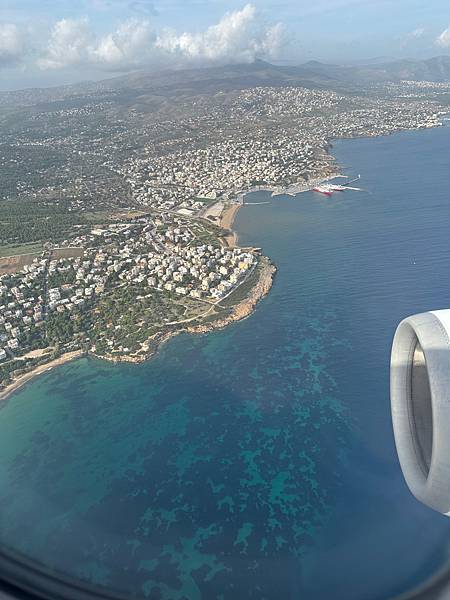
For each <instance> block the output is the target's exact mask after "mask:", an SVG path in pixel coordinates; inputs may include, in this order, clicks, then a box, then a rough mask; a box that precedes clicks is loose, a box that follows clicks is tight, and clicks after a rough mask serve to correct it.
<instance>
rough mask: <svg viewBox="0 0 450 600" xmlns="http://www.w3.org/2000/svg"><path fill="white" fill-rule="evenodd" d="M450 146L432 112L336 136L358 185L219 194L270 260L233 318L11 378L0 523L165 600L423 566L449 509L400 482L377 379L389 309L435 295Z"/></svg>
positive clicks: (57, 558)
mask: <svg viewBox="0 0 450 600" xmlns="http://www.w3.org/2000/svg"><path fill="white" fill-rule="evenodd" d="M449 148H450V128H442V129H437V130H432V131H425V132H409V133H402V134H398V135H395V136H392V137H388V138H378V139H362V140H352V141H342V142H337V143H336V144H335V146H334V154H335V156H336V158H337V160H338V161H339V163H340V164H341V165H344V166H345V168H346V172H347V173H348V174H354V175H356V174H357V173H361V176H362V178H361V185H362V186H363V187H364V189H365V190H366V191H365V192H362V193H352V192H347V193H346V194H337V195H335V196H333V198H331V199H328V198H325V197H322V196H320V195H317V194H314V193H305V194H301V195H299V196H297V198H289V197H283V198H277V199H273V200H272V201H271V202H270V203H269V204H265V205H259V206H247V207H245V208H244V209H242V210H241V212H240V213H239V216H238V219H237V223H236V227H237V229H238V231H239V232H240V241H241V243H242V244H254V245H258V246H262V247H263V250H264V253H265V254H266V255H268V256H270V257H271V258H272V260H273V261H274V262H275V263H276V264H277V266H278V269H279V270H278V274H277V277H276V280H275V284H274V287H273V289H272V291H271V293H270V295H269V296H268V297H267V298H266V299H265V300H263V301H262V302H261V303H260V305H259V306H258V308H257V310H256V312H255V313H254V314H253V315H252V316H251V317H250V318H248V319H246V320H245V321H243V322H241V323H237V324H234V325H232V326H230V327H229V328H227V329H226V330H224V331H220V332H215V333H212V334H208V335H204V336H188V335H182V336H179V337H178V338H175V339H173V340H171V341H170V342H169V343H167V344H166V345H165V346H164V347H163V348H162V350H161V352H160V353H159V354H158V356H157V357H156V358H154V359H153V360H151V361H150V362H148V363H147V364H145V365H141V366H134V365H121V366H113V365H109V364H105V363H103V362H100V361H93V360H87V359H82V360H79V361H77V362H75V363H72V364H69V365H66V366H64V367H62V368H59V369H57V370H55V371H52V372H51V373H49V374H46V375H44V376H42V377H41V378H39V379H37V380H35V381H34V382H33V383H32V384H30V385H28V386H27V387H25V388H24V389H23V390H21V391H20V392H19V393H17V394H16V395H15V396H13V397H12V398H11V399H10V400H9V401H8V402H7V403H5V404H4V406H3V407H2V408H1V409H0V506H1V510H0V540H1V541H2V542H3V543H4V544H5V545H6V546H8V547H10V548H14V549H15V550H16V551H19V552H21V553H24V554H25V555H27V556H31V557H33V558H35V559H37V560H43V561H44V562H45V563H46V565H48V566H51V567H52V568H54V569H55V570H56V571H59V572H63V573H71V574H75V575H76V576H78V577H82V578H85V579H87V580H89V581H94V582H96V583H99V584H101V585H104V586H107V587H111V588H114V589H119V590H121V591H124V592H128V593H129V592H131V593H132V594H135V595H144V596H147V597H149V598H164V599H170V600H172V599H176V600H182V599H185V598H187V599H189V600H199V599H202V600H203V599H207V600H209V599H212V598H214V599H215V598H217V599H222V600H228V599H233V600H239V599H241V598H242V599H247V598H252V599H255V600H263V599H267V600H269V599H270V600H271V599H273V598H276V599H277V600H278V599H279V598H283V600H284V599H286V600H288V599H292V600H294V599H295V600H297V599H298V600H300V599H305V600H329V599H330V598H333V599H334V600H384V599H387V598H389V597H390V595H392V594H394V593H399V592H402V591H404V590H406V589H409V588H411V587H412V586H414V585H415V584H416V583H418V582H420V581H423V580H424V579H425V578H427V577H428V576H429V575H430V574H431V573H432V572H433V570H434V569H436V568H437V567H439V566H440V565H442V564H443V562H444V561H445V560H446V559H447V557H448V551H449V542H450V522H449V521H448V519H446V518H445V517H441V516H440V515H438V514H435V513H433V512H432V511H430V510H428V509H426V508H425V507H422V506H421V505H420V504H419V503H418V502H416V500H415V499H414V498H412V496H411V495H410V494H409V492H408V490H407V488H406V486H405V484H404V482H403V479H402V475H401V472H400V469H399V466H398V462H397V459H396V454H395V449H394V443H393V435H392V428H391V422H390V407H389V387H388V386H389V352H390V344H391V339H392V336H393V332H394V330H395V326H396V324H397V323H398V322H399V321H400V320H401V319H402V318H403V317H404V316H406V315H409V314H412V313H415V312H419V311H423V310H429V309H439V308H444V307H447V306H449V303H450V198H449V193H448V190H449V189H450V168H449V167H450V153H449ZM255 199H257V200H261V199H270V197H269V196H268V195H267V194H262V193H259V194H256V195H252V196H251V197H249V201H255Z"/></svg>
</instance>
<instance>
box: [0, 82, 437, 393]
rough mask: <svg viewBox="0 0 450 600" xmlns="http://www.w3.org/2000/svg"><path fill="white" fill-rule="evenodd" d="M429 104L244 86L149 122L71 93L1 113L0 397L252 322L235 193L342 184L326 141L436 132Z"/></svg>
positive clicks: (263, 273)
mask: <svg viewBox="0 0 450 600" xmlns="http://www.w3.org/2000/svg"><path fill="white" fill-rule="evenodd" d="M438 94H442V89H441V88H440V87H439V86H436V87H433V86H431V87H430V86H428V87H426V86H413V85H412V84H411V83H408V82H405V85H404V86H397V87H396V88H395V89H394V88H393V87H392V86H391V87H383V88H382V89H381V88H380V89H378V90H377V93H373V94H371V96H370V99H369V98H368V97H367V96H364V95H363V94H343V93H341V92H336V91H333V90H323V89H316V90H315V89H308V88H303V87H291V86H287V87H273V86H266V87H261V86H256V87H251V88H248V89H243V90H237V91H232V92H227V93H225V92H222V91H218V92H216V93H214V94H212V95H211V94H209V95H204V96H201V97H199V98H196V99H195V100H193V99H192V98H191V99H189V100H186V99H185V100H183V101H181V103H180V106H177V107H176V110H175V107H174V106H173V105H169V106H168V107H165V108H164V110H163V109H158V110H157V111H156V112H155V113H151V112H149V111H143V110H142V109H141V111H139V109H138V108H137V107H136V106H126V107H124V106H123V105H119V103H118V101H117V99H116V98H115V95H114V94H112V93H111V94H110V96H108V94H105V91H104V90H103V91H101V92H99V98H98V99H97V100H96V98H95V95H94V97H92V94H90V95H89V96H88V97H86V98H85V100H84V105H83V101H81V102H80V98H79V97H77V101H76V105H77V106H76V107H74V106H73V104H74V102H73V101H72V100H71V99H70V97H69V98H67V97H65V98H64V100H55V102H54V104H55V106H54V107H52V103H50V104H49V105H47V106H46V107H45V108H38V107H37V105H36V106H34V105H31V107H30V106H29V105H28V103H29V97H28V96H27V100H26V103H25V104H24V106H22V107H21V110H20V115H19V113H17V115H16V118H14V115H15V114H16V113H14V110H12V109H11V108H8V109H3V110H4V114H3V113H2V114H3V116H2V117H1V118H0V129H1V131H2V139H3V144H2V147H1V152H0V164H1V166H2V170H3V172H4V173H5V177H4V181H3V182H2V183H3V185H2V190H1V197H2V200H1V201H0V216H1V219H0V241H1V244H2V245H1V247H0V250H1V256H2V258H0V380H1V386H2V388H3V394H4V395H5V394H6V393H8V392H9V391H10V390H11V389H12V388H11V384H13V386H14V385H17V384H18V383H19V384H20V383H21V382H23V381H25V380H26V378H27V377H28V376H29V375H30V374H33V373H35V372H36V369H37V370H38V372H41V371H42V369H43V368H46V367H47V366H48V365H51V364H55V361H56V364H59V363H60V362H61V361H64V360H66V359H70V358H73V357H75V356H80V355H82V354H90V355H93V356H97V357H101V358H106V359H108V360H112V361H132V362H140V361H143V360H146V359H147V358H148V357H150V356H151V355H152V354H153V353H154V352H155V351H156V350H157V348H158V347H159V345H160V344H161V342H162V341H164V340H165V339H168V338H169V337H171V336H172V335H175V334H176V333H179V332H182V331H190V332H205V331H209V330H211V329H215V328H217V327H223V326H225V325H227V324H228V323H230V322H232V321H234V320H239V319H241V318H244V317H246V316H248V315H249V314H250V313H251V312H252V310H253V309H254V307H255V305H256V303H257V302H258V301H259V300H260V299H261V298H262V297H263V296H264V295H265V294H267V292H268V291H269V289H270V286H271V282H272V279H273V276H274V273H275V267H274V266H273V265H272V264H271V263H270V260H269V259H267V258H266V257H264V256H263V255H262V254H261V251H260V250H259V249H257V248H240V247H239V246H238V245H237V239H236V237H235V236H234V235H233V231H232V224H233V218H234V216H235V214H236V212H237V210H238V209H239V207H240V206H241V205H242V202H243V197H244V195H245V193H246V192H247V191H249V190H252V189H266V190H269V191H272V192H273V193H274V195H276V194H280V193H283V191H286V190H290V191H291V192H293V193H296V192H299V191H304V190H308V189H312V188H313V186H314V185H315V184H317V182H320V181H323V180H326V179H330V178H332V177H334V176H336V175H338V174H339V167H338V165H336V164H335V162H334V159H333V158H332V156H331V155H330V154H329V146H330V141H332V140H333V139H335V138H343V137H358V136H377V135H385V134H389V133H393V132H395V131H399V130H402V129H418V128H430V127H436V126H438V125H440V124H441V119H442V117H443V115H445V114H446V113H447V110H448V109H446V107H445V106H442V105H441V104H440V103H439V102H438ZM105 95H106V99H105ZM1 104H4V101H3V103H1ZM80 104H81V106H80ZM119 108H120V111H119ZM119 112H120V117H119ZM11 114H12V115H13V117H12V116H11ZM6 115H7V116H6ZM19 116H20V118H19ZM50 130H51V133H50ZM274 201H276V199H275V200H274ZM24 378H25V379H24ZM0 392H1V388H0Z"/></svg>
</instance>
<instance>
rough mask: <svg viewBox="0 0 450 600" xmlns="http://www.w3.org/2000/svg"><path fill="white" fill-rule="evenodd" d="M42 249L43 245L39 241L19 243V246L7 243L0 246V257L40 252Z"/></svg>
mask: <svg viewBox="0 0 450 600" xmlns="http://www.w3.org/2000/svg"><path fill="white" fill-rule="evenodd" d="M42 249H43V245H42V244H41V243H39V242H33V243H29V244H21V245H19V246H17V245H14V244H7V245H6V246H0V258H3V257H5V256H22V255H24V254H40V253H41V252H42Z"/></svg>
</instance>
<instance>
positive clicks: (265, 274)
mask: <svg viewBox="0 0 450 600" xmlns="http://www.w3.org/2000/svg"><path fill="white" fill-rule="evenodd" d="M260 260H261V263H262V264H261V266H260V274H259V279H258V281H257V283H256V284H255V285H254V286H253V288H252V290H251V291H250V293H249V294H248V296H246V297H245V298H244V299H243V300H241V301H240V302H238V304H236V305H235V306H233V307H232V309H231V312H230V314H228V315H227V316H225V317H219V318H218V319H217V320H216V321H213V322H211V323H209V324H201V323H200V324H198V325H192V326H189V327H181V328H179V329H175V330H172V331H165V332H159V333H156V334H155V335H154V336H152V337H151V338H149V339H148V340H147V350H146V351H145V353H142V354H141V355H140V356H139V355H135V356H121V357H117V356H112V355H106V356H99V355H98V354H95V353H88V356H92V357H94V358H98V359H99V360H106V361H108V362H111V363H114V364H120V363H132V364H142V363H144V362H147V361H148V360H150V359H151V358H153V356H155V354H157V353H158V351H159V349H160V348H161V346H162V345H163V344H164V343H165V342H167V341H168V340H170V339H171V338H173V337H175V336H177V335H180V334H182V333H193V334H205V333H210V332H212V331H218V330H220V329H224V328H225V327H227V325H230V324H231V323H235V322H237V321H242V320H243V319H246V318H247V317H249V316H250V315H251V314H252V313H253V312H254V310H255V307H256V305H257V304H258V303H259V301H260V300H262V299H263V298H264V297H265V296H267V294H268V293H269V292H270V290H271V288H272V285H273V280H274V277H275V274H276V271H277V269H276V267H275V265H274V264H273V263H271V261H270V260H269V259H268V258H267V257H266V256H262V257H261V259H260Z"/></svg>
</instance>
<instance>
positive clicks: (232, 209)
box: [219, 203, 242, 248]
mask: <svg viewBox="0 0 450 600" xmlns="http://www.w3.org/2000/svg"><path fill="white" fill-rule="evenodd" d="M241 206H242V204H237V203H236V204H231V205H228V206H225V208H224V210H223V212H222V214H221V216H220V222H219V225H220V227H222V228H223V229H228V230H229V232H230V233H229V234H228V235H227V236H226V237H225V240H226V242H227V244H228V246H229V247H230V248H234V247H235V246H237V244H238V236H237V234H236V232H235V231H233V223H234V220H235V218H236V215H237V213H238V211H239V209H240V208H241Z"/></svg>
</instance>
